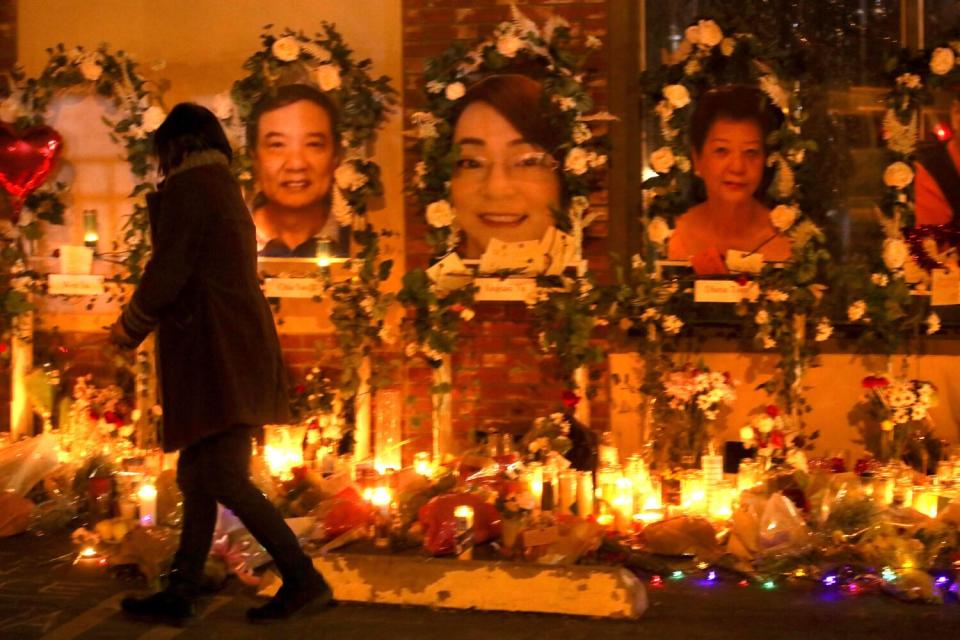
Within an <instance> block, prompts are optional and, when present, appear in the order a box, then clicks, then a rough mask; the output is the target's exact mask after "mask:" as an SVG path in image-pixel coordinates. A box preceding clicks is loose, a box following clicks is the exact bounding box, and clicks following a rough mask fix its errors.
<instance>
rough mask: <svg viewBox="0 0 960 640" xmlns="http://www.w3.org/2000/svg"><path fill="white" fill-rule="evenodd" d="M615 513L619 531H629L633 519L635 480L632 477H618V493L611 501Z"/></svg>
mask: <svg viewBox="0 0 960 640" xmlns="http://www.w3.org/2000/svg"><path fill="white" fill-rule="evenodd" d="M611 506H612V507H613V515H614V517H615V518H616V522H617V531H619V532H620V533H627V532H629V530H630V522H631V521H632V520H633V482H632V481H631V480H630V478H618V479H617V483H616V494H615V495H614V498H613V501H612V502H611Z"/></svg>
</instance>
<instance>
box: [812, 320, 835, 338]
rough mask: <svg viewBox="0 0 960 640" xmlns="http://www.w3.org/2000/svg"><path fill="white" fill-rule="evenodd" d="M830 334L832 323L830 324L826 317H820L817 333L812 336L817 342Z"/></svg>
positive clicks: (831, 332)
mask: <svg viewBox="0 0 960 640" xmlns="http://www.w3.org/2000/svg"><path fill="white" fill-rule="evenodd" d="M832 335H833V325H832V324H830V321H829V320H827V319H826V318H821V319H820V322H818V323H817V335H816V336H815V337H814V340H816V341H817V342H823V341H824V340H827V339H828V338H829V337H830V336H832Z"/></svg>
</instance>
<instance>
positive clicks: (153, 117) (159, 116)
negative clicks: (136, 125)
mask: <svg viewBox="0 0 960 640" xmlns="http://www.w3.org/2000/svg"><path fill="white" fill-rule="evenodd" d="M166 119H167V114H166V113H164V111H163V108H162V107H160V106H159V105H153V106H152V107H150V108H149V109H147V110H146V111H144V112H143V129H144V131H147V132H148V133H149V132H152V131H156V130H157V129H159V128H160V125H161V124H163V121H164V120H166Z"/></svg>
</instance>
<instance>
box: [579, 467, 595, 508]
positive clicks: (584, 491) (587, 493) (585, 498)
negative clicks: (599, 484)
mask: <svg viewBox="0 0 960 640" xmlns="http://www.w3.org/2000/svg"><path fill="white" fill-rule="evenodd" d="M578 480H579V482H578V486H577V515H579V516H580V517H581V518H586V517H587V516H589V515H591V514H592V513H593V473H592V472H590V471H581V472H580V474H579V477H578Z"/></svg>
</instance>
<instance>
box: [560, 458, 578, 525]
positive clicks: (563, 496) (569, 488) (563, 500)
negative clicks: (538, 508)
mask: <svg viewBox="0 0 960 640" xmlns="http://www.w3.org/2000/svg"><path fill="white" fill-rule="evenodd" d="M559 484H560V488H559V491H558V494H559V499H558V501H557V512H558V513H562V514H569V513H571V512H572V510H573V505H574V504H576V502H577V472H576V471H574V470H573V469H568V470H566V471H561V472H560V480H559Z"/></svg>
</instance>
